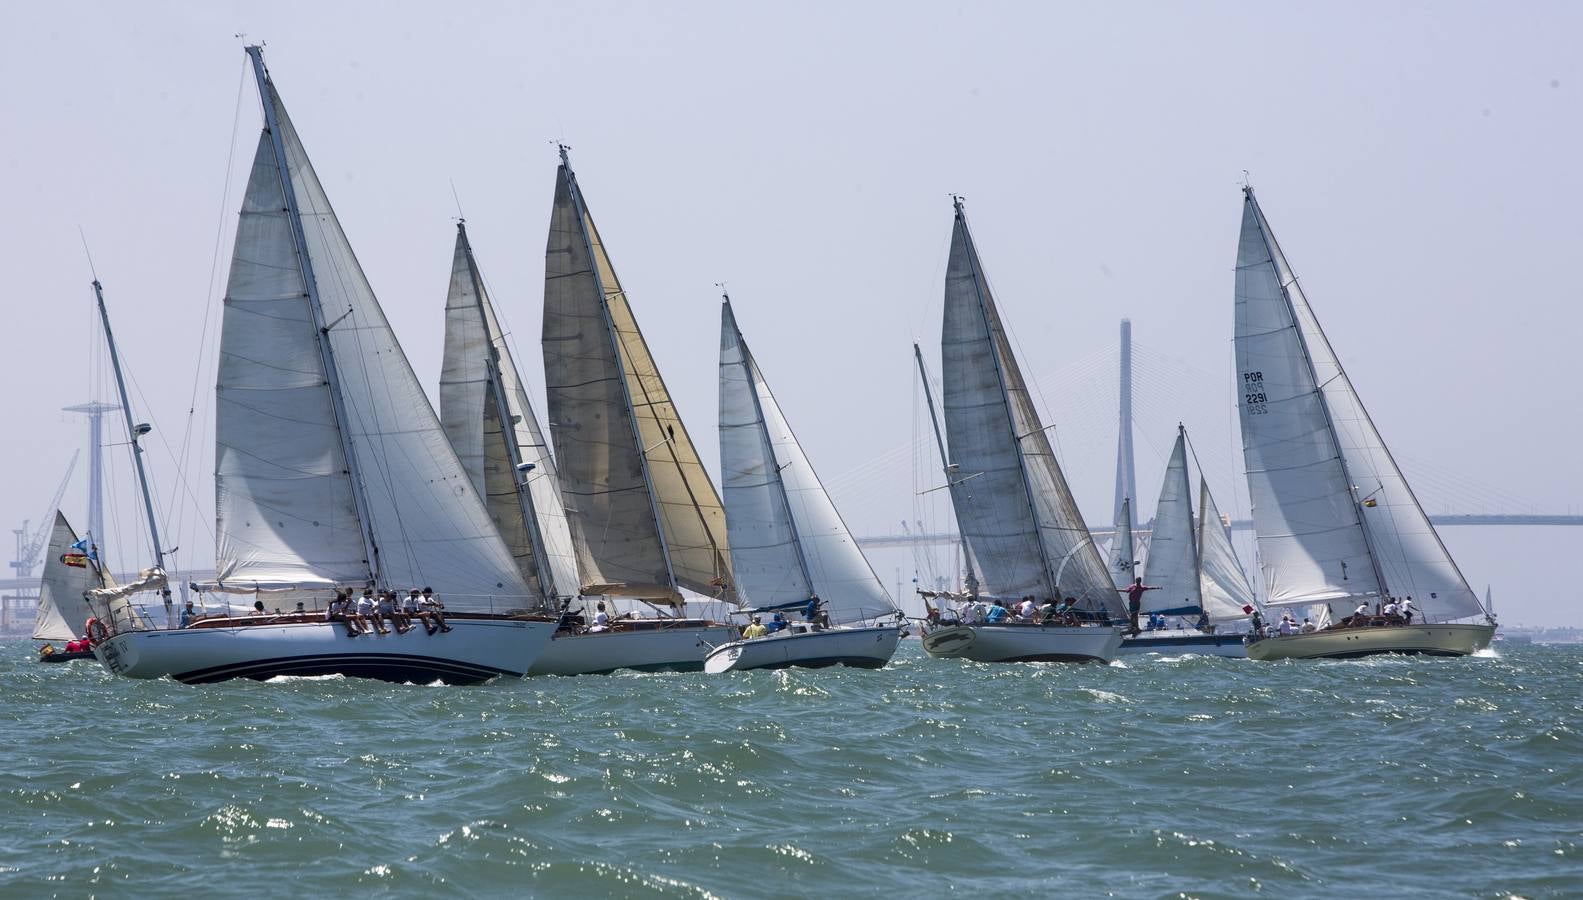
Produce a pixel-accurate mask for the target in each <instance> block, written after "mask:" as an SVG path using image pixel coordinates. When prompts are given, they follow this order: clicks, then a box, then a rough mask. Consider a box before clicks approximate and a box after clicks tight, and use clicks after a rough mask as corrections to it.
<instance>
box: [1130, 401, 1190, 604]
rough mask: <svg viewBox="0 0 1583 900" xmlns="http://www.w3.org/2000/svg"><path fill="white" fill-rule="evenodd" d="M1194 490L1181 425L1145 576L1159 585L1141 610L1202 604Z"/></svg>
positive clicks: (1157, 512)
mask: <svg viewBox="0 0 1583 900" xmlns="http://www.w3.org/2000/svg"><path fill="white" fill-rule="evenodd" d="M1192 497H1193V494H1192V489H1191V487H1190V482H1189V481H1188V477H1187V437H1186V433H1185V432H1184V431H1183V430H1182V428H1181V427H1180V426H1178V428H1177V430H1176V445H1175V446H1174V447H1172V448H1171V459H1170V462H1168V463H1167V464H1166V466H1165V481H1164V482H1163V483H1162V484H1161V485H1160V500H1159V503H1158V504H1157V505H1156V506H1155V512H1154V529H1153V536H1152V537H1151V538H1150V539H1149V559H1148V561H1147V562H1146V563H1145V564H1144V567H1143V571H1144V575H1143V580H1144V581H1146V582H1148V583H1149V584H1152V585H1155V586H1157V587H1159V588H1160V589H1159V590H1158V591H1150V592H1149V593H1147V594H1144V595H1143V603H1142V611H1143V612H1146V613H1150V612H1170V613H1174V614H1178V615H1186V614H1187V613H1189V612H1192V613H1196V612H1197V611H1198V610H1200V609H1202V608H1203V598H1202V594H1201V591H1200V589H1199V584H1198V545H1197V542H1196V541H1195V539H1194V538H1195V535H1194V528H1193V499H1192Z"/></svg>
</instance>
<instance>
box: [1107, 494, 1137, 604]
mask: <svg viewBox="0 0 1583 900" xmlns="http://www.w3.org/2000/svg"><path fill="white" fill-rule="evenodd" d="M1137 557H1138V548H1137V546H1136V545H1135V543H1134V542H1133V539H1132V498H1131V497H1123V498H1121V508H1120V510H1119V512H1118V513H1117V514H1116V533H1115V534H1113V535H1111V536H1110V577H1111V580H1112V581H1114V582H1115V583H1116V587H1118V588H1120V587H1126V586H1127V585H1129V584H1132V579H1134V578H1136V577H1137V576H1136V575H1134V574H1133V573H1134V572H1136V571H1137V568H1138V558H1137Z"/></svg>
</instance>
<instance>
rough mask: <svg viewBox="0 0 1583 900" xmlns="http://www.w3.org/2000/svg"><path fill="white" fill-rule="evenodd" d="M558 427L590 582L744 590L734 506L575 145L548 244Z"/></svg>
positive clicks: (547, 317) (569, 504)
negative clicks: (648, 334)
mask: <svg viewBox="0 0 1583 900" xmlns="http://www.w3.org/2000/svg"><path fill="white" fill-rule="evenodd" d="M543 341H544V372H545V390H546V393H547V395H548V397H549V415H550V433H551V435H552V437H553V438H554V441H555V457H556V460H557V461H558V462H559V475H560V484H561V493H562V496H563V497H564V498H565V506H566V514H567V520H568V523H569V525H570V526H571V534H572V537H573V542H574V545H575V546H576V548H577V563H578V568H579V569H580V570H581V572H582V573H583V579H584V586H583V587H584V591H585V592H587V593H611V594H620V595H622V596H628V597H639V598H643V599H651V600H663V601H667V602H671V603H675V604H680V603H681V599H682V598H681V594H680V593H679V590H678V589H679V588H683V587H685V588H688V589H690V590H693V591H696V592H698V593H700V594H705V595H709V596H722V595H723V596H724V597H725V598H726V599H733V596H732V594H733V592H732V575H731V558H730V550H729V549H728V546H727V543H726V523H725V510H724V508H723V507H722V506H721V504H720V497H719V495H718V494H717V493H715V488H714V483H713V482H711V481H710V480H709V474H708V472H706V471H705V470H704V466H703V461H702V460H700V459H699V457H698V451H697V448H695V447H694V446H693V442H692V439H691V438H690V437H689V436H688V434H687V429H686V427H685V426H684V425H683V424H682V420H681V417H680V415H679V414H678V413H677V411H676V405H675V403H674V402H672V400H671V395H670V392H669V391H668V390H667V389H666V387H665V382H664V379H663V378H661V377H660V372H659V368H658V366H657V365H656V364H655V361H654V357H653V356H652V355H651V354H650V352H649V348H648V344H647V343H646V342H645V341H644V340H643V334H642V332H641V331H639V329H638V324H637V320H636V319H635V318H634V317H633V315H632V309H631V307H630V306H629V305H628V303H627V295H626V292H625V291H624V290H623V289H622V287H621V282H620V281H619V280H618V279H617V277H616V272H615V268H614V267H613V266H612V265H611V263H610V258H609V256H608V255H607V254H606V252H605V247H604V243H603V242H602V241H601V240H600V237H599V232H598V229H596V228H595V227H594V220H593V216H592V215H590V214H589V212H588V207H587V205H586V203H584V201H583V196H582V190H581V188H580V187H579V186H578V184H577V177H576V175H575V174H573V172H572V168H571V162H570V161H569V159H568V158H567V154H566V150H565V148H562V150H561V165H560V168H559V169H558V170H557V174H556V183H555V203H554V207H553V209H552V212H551V216H550V234H549V240H548V243H547V245H546V247H545V254H544V337H543Z"/></svg>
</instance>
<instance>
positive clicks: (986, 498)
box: [941, 201, 1124, 618]
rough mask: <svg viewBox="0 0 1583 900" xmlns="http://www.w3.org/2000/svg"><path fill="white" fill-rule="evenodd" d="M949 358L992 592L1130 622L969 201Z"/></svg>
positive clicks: (970, 509) (972, 511) (977, 552)
mask: <svg viewBox="0 0 1583 900" xmlns="http://www.w3.org/2000/svg"><path fill="white" fill-rule="evenodd" d="M941 357H942V378H943V381H944V391H943V395H944V396H943V405H944V407H945V422H946V435H947V439H948V441H949V444H950V451H951V461H952V462H953V463H955V464H956V465H957V466H958V467H959V469H958V477H960V478H961V479H962V480H963V481H962V484H961V490H960V491H953V505H954V506H955V507H956V515H957V522H958V524H959V526H960V527H961V529H962V534H963V535H964V536H965V537H966V539H967V542H968V544H969V546H970V547H971V548H972V553H973V558H974V560H975V561H976V562H977V563H978V564H979V565H980V567H981V568H980V569H979V571H978V575H979V578H980V579H981V580H982V581H983V583H984V584H985V586H986V588H987V589H988V591H989V592H990V593H991V594H994V595H999V596H1008V597H1020V596H1024V595H1030V594H1031V595H1034V596H1038V597H1052V596H1055V595H1056V594H1057V593H1060V594H1062V595H1070V596H1075V597H1077V598H1078V599H1079V601H1080V605H1081V606H1083V607H1085V608H1088V609H1095V610H1098V609H1103V610H1106V611H1107V612H1108V613H1109V614H1110V615H1112V616H1115V617H1118V618H1119V617H1121V616H1122V615H1124V609H1123V607H1122V605H1121V602H1120V595H1119V594H1118V593H1117V592H1116V589H1115V586H1114V584H1113V583H1112V581H1111V577H1110V574H1109V572H1108V571H1107V567H1106V565H1105V560H1104V559H1103V558H1102V557H1101V556H1100V553H1099V550H1098V549H1097V548H1096V547H1095V546H1094V541H1093V538H1092V536H1091V535H1090V534H1089V532H1088V527H1087V525H1086V524H1084V522H1083V519H1082V516H1081V515H1080V514H1079V513H1078V510H1077V503H1076V502H1075V501H1074V500H1073V498H1072V494H1071V491H1070V489H1069V488H1068V487H1067V484H1066V479H1065V477H1064V476H1063V475H1062V473H1061V469H1060V466H1059V465H1058V464H1057V462H1056V459H1055V453H1054V451H1053V450H1052V449H1051V446H1050V442H1049V438H1048V436H1047V435H1046V433H1045V430H1044V426H1043V425H1042V424H1041V423H1040V421H1039V416H1038V413H1037V411H1036V410H1035V409H1034V405H1033V400H1032V398H1031V397H1030V396H1029V393H1028V389H1027V386H1026V383H1025V382H1024V381H1023V378H1022V373H1021V371H1020V369H1019V368H1018V366H1017V361H1016V358H1015V356H1014V355H1013V353H1012V351H1011V345H1010V343H1009V341H1008V340H1007V337H1006V333H1005V329H1004V327H1003V326H1002V324H1001V321H1000V314H999V311H998V310H997V309H996V306H995V301H994V298H993V296H992V295H991V292H990V287H989V282H988V280H987V279H986V278H985V277H984V274H983V267H982V265H981V264H980V262H979V259H978V253H977V250H976V249H975V247H974V246H973V240H972V235H971V234H970V232H969V231H968V226H967V218H966V215H965V213H964V212H963V210H962V205H961V202H960V201H957V203H956V219H955V225H954V231H953V233H952V237H951V256H950V262H949V264H948V266H947V270H946V280H945V320H944V326H943V329H942V335H941Z"/></svg>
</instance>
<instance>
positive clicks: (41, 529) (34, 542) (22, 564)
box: [11, 450, 98, 578]
mask: <svg viewBox="0 0 1583 900" xmlns="http://www.w3.org/2000/svg"><path fill="white" fill-rule="evenodd" d="M81 455H82V451H81V450H78V451H76V452H75V453H73V454H72V455H71V462H70V463H67V464H66V477H65V478H62V479H61V480H60V487H58V488H56V489H55V496H54V497H53V498H51V499H50V501H49V509H47V510H45V512H44V515H43V517H42V518H41V519H40V520H39V526H38V530H36V531H34V532H33V533H32V534H31V535H29V534H28V533H27V526H28V523H27V520H25V519H24V520H23V522H22V527H21V528H18V529H16V532H15V533H16V559H13V560H12V561H11V568H13V569H15V570H16V577H18V578H27V577H28V576H30V575H32V574H33V567H34V566H36V565H38V561H39V556H41V555H42V554H43V553H44V545H45V543H47V542H48V541H49V535H50V531H51V530H53V529H54V527H55V510H57V509H60V498H62V497H64V496H66V486H67V485H69V484H71V473H72V472H73V471H75V470H76V468H77V457H79V456H81ZM97 537H98V536H97V535H95V538H97Z"/></svg>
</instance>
